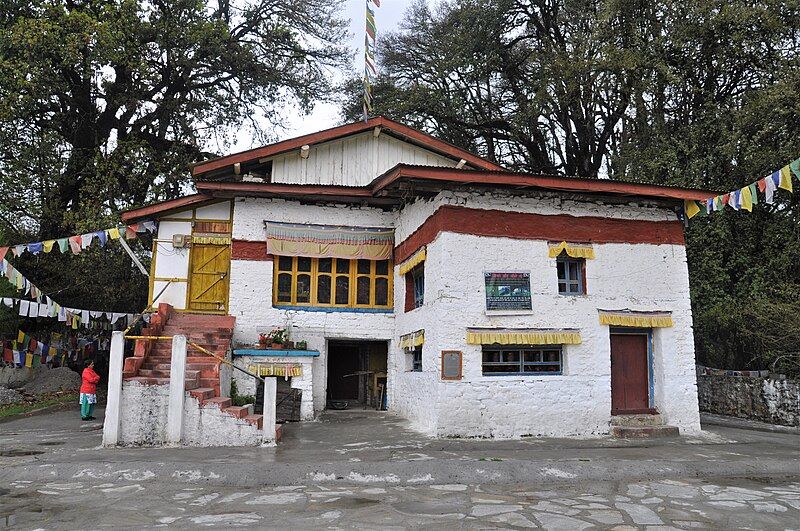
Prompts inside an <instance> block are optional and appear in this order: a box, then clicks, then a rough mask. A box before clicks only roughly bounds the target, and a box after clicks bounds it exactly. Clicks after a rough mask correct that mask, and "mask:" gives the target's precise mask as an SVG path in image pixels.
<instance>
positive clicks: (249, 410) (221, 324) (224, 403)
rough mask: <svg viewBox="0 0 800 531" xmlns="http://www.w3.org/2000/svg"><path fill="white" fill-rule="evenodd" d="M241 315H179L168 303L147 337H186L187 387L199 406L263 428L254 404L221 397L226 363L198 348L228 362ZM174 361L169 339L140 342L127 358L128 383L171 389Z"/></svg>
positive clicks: (146, 332)
mask: <svg viewBox="0 0 800 531" xmlns="http://www.w3.org/2000/svg"><path fill="white" fill-rule="evenodd" d="M235 321H236V318H235V317H232V316H227V315H200V314H188V313H176V312H174V311H173V310H172V307H171V306H169V305H167V304H161V305H159V308H158V312H157V313H156V314H154V315H152V316H151V319H150V324H149V326H148V327H147V328H146V329H144V330H143V331H142V335H147V336H175V335H179V334H181V335H184V336H186V339H187V342H188V343H189V344H188V345H187V354H186V356H187V357H186V374H185V389H186V391H187V392H188V394H189V396H190V397H192V398H194V399H196V400H197V402H198V404H199V407H200V408H201V409H203V408H206V409H207V408H217V409H219V410H220V411H222V412H224V413H226V414H228V415H230V416H231V417H233V418H235V419H241V420H244V421H245V422H247V423H248V424H250V425H252V426H255V427H256V428H257V429H258V430H261V429H262V427H263V419H264V416H263V415H256V414H254V413H253V404H248V405H245V406H234V405H232V403H231V399H230V398H225V397H223V396H222V393H221V385H220V366H221V365H222V362H221V361H219V360H218V359H216V358H214V357H213V356H210V355H208V354H207V353H205V352H203V351H202V350H199V349H198V348H196V347H195V346H194V345H192V343H194V344H195V345H199V346H200V347H203V348H204V349H206V350H208V351H210V352H212V353H214V354H215V355H216V356H218V357H220V358H225V357H226V355H227V352H228V347H229V345H230V342H231V339H232V337H233V326H234V323H235ZM171 359H172V341H171V340H169V339H157V340H144V339H137V340H136V347H135V348H134V356H133V357H130V358H126V359H125V365H124V367H123V372H122V377H123V381H130V382H138V383H140V384H144V385H169V378H170V367H171Z"/></svg>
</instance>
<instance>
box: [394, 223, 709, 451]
mask: <svg viewBox="0 0 800 531" xmlns="http://www.w3.org/2000/svg"><path fill="white" fill-rule="evenodd" d="M594 247H595V253H596V256H597V257H596V259H595V260H587V271H586V276H587V287H588V295H586V296H580V297H576V296H564V295H559V294H558V291H557V275H556V267H555V260H554V259H551V258H548V256H547V242H545V241H520V240H511V239H506V238H484V237H477V236H470V235H462V234H452V233H443V234H440V235H439V237H438V238H437V239H436V240H435V241H434V242H433V243H432V244H431V245H429V246H428V259H427V260H426V262H425V268H426V269H425V272H426V275H425V276H426V294H425V295H426V299H425V305H426V306H428V305H430V306H431V311H432V315H430V317H429V318H428V319H427V321H428V322H435V323H436V327H435V329H433V330H431V332H433V333H430V334H429V332H428V328H427V327H426V333H425V336H426V341H425V345H424V350H423V360H424V364H423V368H424V371H429V370H433V371H436V373H437V374H438V372H439V370H440V368H439V364H440V363H441V358H440V354H439V353H440V352H441V351H442V350H461V351H462V352H463V353H464V354H463V355H464V358H463V362H464V364H463V373H464V379H463V380H461V381H460V382H444V381H437V386H438V387H439V389H438V401H437V404H438V409H439V411H438V420H437V422H436V430H435V434H436V435H438V436H485V437H520V436H569V435H592V434H605V433H608V432H609V422H610V418H611V351H610V340H609V328H608V327H607V326H603V325H600V323H599V319H598V314H597V309H598V308H603V309H622V308H635V309H638V310H670V311H672V312H673V315H674V320H675V326H674V327H672V328H669V329H659V330H657V331H656V333H655V345H654V346H655V352H654V360H655V364H654V365H655V367H654V368H655V405H656V407H657V408H658V409H659V410H660V411H661V412H662V414H663V416H664V418H665V420H666V422H667V423H669V424H673V425H677V426H678V427H680V428H681V430H682V431H683V432H693V431H697V430H699V429H700V425H699V416H698V407H697V393H696V387H695V378H694V376H693V372H692V371H693V370H694V347H693V341H692V330H691V313H690V312H691V309H690V305H689V287H688V281H687V280H686V279H687V278H688V277H687V274H688V273H687V270H686V257H685V250H684V248H683V247H682V246H673V245H646V244H638V245H629V244H603V245H595V246H594ZM476 256H480V257H481V258H482V259H481V260H476ZM509 269H511V270H520V269H522V270H530V272H531V290H532V297H533V308H534V309H533V312H532V314H529V315H511V316H495V315H486V312H485V299H484V297H485V295H484V288H483V273H484V271H490V270H509ZM415 311H418V310H415ZM411 313H414V312H411ZM399 321H400V318H399V317H398V322H399ZM473 326H474V327H510V328H515V327H519V328H523V327H529V328H577V329H579V330H580V331H581V336H582V340H583V342H582V344H580V345H568V346H565V347H564V360H565V363H564V367H565V368H564V374H563V375H548V376H524V377H517V376H500V377H490V376H483V375H482V370H481V347H480V346H479V345H468V344H467V343H466V328H467V327H473ZM403 332H405V330H404V331H403ZM393 353H394V354H395V355H397V353H396V352H394V351H393ZM426 353H431V355H429V356H427V363H425V361H426V360H425V358H426V356H425V354H426ZM395 400H404V401H411V402H413V401H414V400H415V398H414V397H411V398H408V399H406V398H404V397H397V396H396V397H395ZM423 414H424V413H423ZM417 422H418V423H421V422H422V421H421V420H419V419H418V420H417Z"/></svg>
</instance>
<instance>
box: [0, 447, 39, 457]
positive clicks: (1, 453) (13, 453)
mask: <svg viewBox="0 0 800 531" xmlns="http://www.w3.org/2000/svg"><path fill="white" fill-rule="evenodd" d="M43 453H44V452H43V451H41V450H18V449H16V448H12V449H11V450H0V457H22V456H25V455H39V454H43Z"/></svg>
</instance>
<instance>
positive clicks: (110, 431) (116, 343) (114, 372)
mask: <svg viewBox="0 0 800 531" xmlns="http://www.w3.org/2000/svg"><path fill="white" fill-rule="evenodd" d="M124 357H125V333H124V332H112V333H111V353H110V359H109V362H108V398H107V400H106V413H105V421H104V422H103V446H116V445H117V444H119V419H120V408H121V406H122V404H121V400H122V364H123V359H124Z"/></svg>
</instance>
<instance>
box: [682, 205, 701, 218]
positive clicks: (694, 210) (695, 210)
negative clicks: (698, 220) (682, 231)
mask: <svg viewBox="0 0 800 531" xmlns="http://www.w3.org/2000/svg"><path fill="white" fill-rule="evenodd" d="M683 207H684V209H685V210H686V215H687V216H688V217H689V219H692V218H693V217H695V216H696V215H697V214H699V213H700V207H699V206H697V201H684V202H683Z"/></svg>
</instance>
